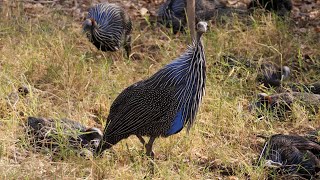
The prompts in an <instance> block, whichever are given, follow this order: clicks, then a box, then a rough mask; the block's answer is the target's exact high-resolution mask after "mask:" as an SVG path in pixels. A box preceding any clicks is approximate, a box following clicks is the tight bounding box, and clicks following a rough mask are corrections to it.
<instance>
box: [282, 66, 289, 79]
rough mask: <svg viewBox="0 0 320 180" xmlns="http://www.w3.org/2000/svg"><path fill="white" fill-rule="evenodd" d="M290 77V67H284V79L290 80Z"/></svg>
mask: <svg viewBox="0 0 320 180" xmlns="http://www.w3.org/2000/svg"><path fill="white" fill-rule="evenodd" d="M289 75H290V68H289V67H288V66H283V67H282V79H286V78H288V77H289Z"/></svg>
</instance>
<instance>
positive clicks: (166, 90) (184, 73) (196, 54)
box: [97, 22, 207, 157]
mask: <svg viewBox="0 0 320 180" xmlns="http://www.w3.org/2000/svg"><path fill="white" fill-rule="evenodd" d="M206 30H207V23H206V22H199V23H198V24H197V31H196V38H195V39H194V41H193V44H192V45H190V46H189V47H188V49H187V50H186V52H185V53H184V54H182V55H181V56H180V57H179V58H177V59H175V60H174V61H172V62H171V63H170V64H168V65H166V66H165V67H164V68H162V69H161V70H159V71H158V72H157V73H155V74H154V75H153V76H151V77H150V78H148V79H146V80H143V81H139V82H137V83H135V84H133V85H131V86H129V87H128V88H126V89H125V90H123V91H122V92H121V93H120V95H119V96H118V97H117V98H116V99H115V100H114V102H113V104H112V106H111V108H110V114H109V116H108V118H107V123H106V127H105V130H104V136H103V140H102V141H101V143H100V145H99V147H98V149H97V154H100V153H101V152H102V151H104V150H105V149H108V148H110V147H111V146H112V145H114V144H116V143H118V142H119V141H120V140H122V139H124V138H127V137H129V136H130V135H136V136H137V137H138V138H139V140H140V141H141V143H143V144H145V141H144V139H143V137H142V136H149V137H150V140H149V142H148V143H147V144H146V145H145V147H146V150H147V155H148V156H151V157H153V156H154V155H153V152H152V145H153V142H154V140H155V139H156V138H157V137H159V136H163V137H167V136H170V135H173V134H176V133H178V132H179V131H181V129H182V128H183V127H184V126H185V125H186V126H187V128H188V130H189V129H190V128H191V126H192V125H193V123H194V121H195V117H196V114H197V111H198V108H199V104H200V101H201V99H202V96H203V94H204V89H205V80H206V63H205V54H204V48H203V44H202V42H201V36H202V34H203V33H204V32H206Z"/></svg>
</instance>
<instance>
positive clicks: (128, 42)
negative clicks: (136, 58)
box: [124, 36, 131, 59]
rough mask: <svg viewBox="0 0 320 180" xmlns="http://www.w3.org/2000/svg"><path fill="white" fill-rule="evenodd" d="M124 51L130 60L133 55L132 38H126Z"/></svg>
mask: <svg viewBox="0 0 320 180" xmlns="http://www.w3.org/2000/svg"><path fill="white" fill-rule="evenodd" d="M124 49H125V51H126V55H127V58H128V59H129V58H130V54H131V36H128V37H126V40H125V42H124Z"/></svg>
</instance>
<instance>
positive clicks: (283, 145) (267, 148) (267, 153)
mask: <svg viewBox="0 0 320 180" xmlns="http://www.w3.org/2000/svg"><path fill="white" fill-rule="evenodd" d="M319 154H320V144H318V143H316V142H313V141H310V140H308V139H306V138H304V137H302V136H297V135H282V134H277V135H273V136H271V137H270V138H269V140H268V141H267V142H266V143H265V145H264V147H263V149H262V151H261V153H260V157H259V160H258V164H261V162H263V161H262V160H263V159H264V162H265V166H269V167H275V168H279V170H280V173H281V174H291V175H299V176H301V177H304V178H308V179H310V178H312V177H314V176H315V175H316V173H318V172H319V171H320V160H319V159H318V158H317V156H316V155H319Z"/></svg>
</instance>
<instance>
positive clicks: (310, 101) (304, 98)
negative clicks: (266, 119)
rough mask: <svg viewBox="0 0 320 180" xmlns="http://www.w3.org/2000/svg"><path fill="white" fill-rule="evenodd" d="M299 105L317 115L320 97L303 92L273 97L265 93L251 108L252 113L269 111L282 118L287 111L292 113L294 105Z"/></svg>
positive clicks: (259, 96)
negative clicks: (263, 110) (262, 110)
mask: <svg viewBox="0 0 320 180" xmlns="http://www.w3.org/2000/svg"><path fill="white" fill-rule="evenodd" d="M294 103H298V104H300V105H302V106H304V107H306V108H307V109H308V110H310V111H311V112H313V113H315V112H318V111H319V108H320V95H319V94H311V93H301V92H291V93H289V92H287V93H279V94H273V95H270V96H269V95H267V94H265V93H259V94H258V101H254V102H253V103H252V104H251V105H250V106H249V110H250V111H255V110H261V109H267V110H270V111H272V112H274V113H275V115H277V116H279V117H281V116H283V115H284V113H285V112H286V111H291V108H292V105H293V104H294Z"/></svg>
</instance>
